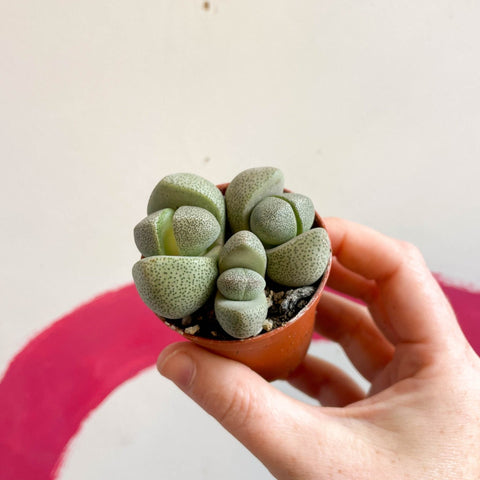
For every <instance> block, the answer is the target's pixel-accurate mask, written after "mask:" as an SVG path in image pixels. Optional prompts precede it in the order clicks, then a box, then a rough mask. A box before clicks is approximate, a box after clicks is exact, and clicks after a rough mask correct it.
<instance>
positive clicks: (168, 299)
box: [132, 256, 218, 319]
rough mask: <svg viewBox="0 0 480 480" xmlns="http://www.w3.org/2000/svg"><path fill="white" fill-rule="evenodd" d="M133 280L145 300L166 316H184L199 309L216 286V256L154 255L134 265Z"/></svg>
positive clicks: (157, 311) (148, 304)
mask: <svg viewBox="0 0 480 480" xmlns="http://www.w3.org/2000/svg"><path fill="white" fill-rule="evenodd" d="M132 273H133V279H134V281H135V286H136V287H137V291H138V293H139V295H140V297H141V298H142V300H143V301H144V303H145V304H146V305H147V306H148V307H149V308H150V309H151V310H153V311H154V312H155V313H156V314H158V315H160V316H161V317H164V318H170V319H174V318H182V317H185V316H187V315H190V314H192V313H193V312H195V311H196V310H198V309H199V308H200V307H201V306H202V305H203V304H204V303H205V302H206V301H207V299H208V297H209V296H210V295H211V294H212V292H213V289H214V288H215V280H216V278H217V274H218V269H217V263H216V261H215V259H214V258H209V257H171V256H154V257H147V258H144V259H142V260H140V261H138V262H137V263H135V265H134V266H133V271H132Z"/></svg>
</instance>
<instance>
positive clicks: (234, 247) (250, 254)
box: [215, 230, 268, 338]
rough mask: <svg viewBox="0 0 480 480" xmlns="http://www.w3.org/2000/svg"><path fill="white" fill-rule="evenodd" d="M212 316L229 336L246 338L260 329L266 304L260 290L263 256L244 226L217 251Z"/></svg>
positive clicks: (262, 283)
mask: <svg viewBox="0 0 480 480" xmlns="http://www.w3.org/2000/svg"><path fill="white" fill-rule="evenodd" d="M218 262H219V265H220V271H221V272H222V273H221V275H220V277H219V278H218V280H217V288H218V292H217V295H216V297H215V316H216V318H217V320H218V323H219V324H220V326H221V327H222V328H223V330H225V331H226V332H227V333H228V334H230V335H231V336H232V337H236V338H248V337H253V336H254V335H257V334H258V333H260V332H261V331H262V328H263V322H264V320H265V319H266V318H267V312H268V305H267V298H266V296H265V293H264V288H265V280H264V278H263V276H264V275H265V267H266V263H267V256H266V253H265V250H264V248H263V246H262V243H261V242H260V240H259V239H258V238H257V237H256V236H255V234H253V233H252V232H249V231H248V230H241V231H240V232H237V233H235V234H234V235H233V236H232V237H230V238H229V240H228V241H227V242H226V243H225V245H224V247H223V249H222V251H221V252H220V255H219V261H218Z"/></svg>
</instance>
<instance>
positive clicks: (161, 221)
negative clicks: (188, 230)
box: [133, 208, 178, 257]
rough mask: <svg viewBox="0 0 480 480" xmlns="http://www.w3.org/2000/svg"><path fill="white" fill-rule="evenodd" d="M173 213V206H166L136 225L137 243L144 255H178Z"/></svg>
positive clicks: (134, 232)
mask: <svg viewBox="0 0 480 480" xmlns="http://www.w3.org/2000/svg"><path fill="white" fill-rule="evenodd" d="M173 214H174V211H173V210H172V209H171V208H164V209H163V210H159V211H157V212H154V213H152V214H150V215H149V216H148V217H145V218H144V219H143V220H142V221H140V222H139V223H138V224H137V225H136V226H135V228H134V230H133V235H134V238H135V244H136V245H137V248H138V250H139V251H140V253H141V254H142V255H143V256H144V257H150V256H152V255H175V254H177V255H178V249H176V245H175V240H174V238H173V231H172V219H173Z"/></svg>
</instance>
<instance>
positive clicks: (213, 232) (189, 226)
mask: <svg viewBox="0 0 480 480" xmlns="http://www.w3.org/2000/svg"><path fill="white" fill-rule="evenodd" d="M173 234H174V236H175V240H176V243H177V246H178V250H179V254H180V255H201V254H203V253H205V251H206V250H207V248H208V247H210V245H212V244H213V242H214V241H215V240H216V239H217V238H218V236H219V235H220V224H219V223H218V221H217V219H216V218H215V216H214V215H213V214H212V213H210V212H209V211H208V210H205V209H204V208H200V207H191V206H184V207H179V208H178V209H177V210H176V211H175V214H174V215H173Z"/></svg>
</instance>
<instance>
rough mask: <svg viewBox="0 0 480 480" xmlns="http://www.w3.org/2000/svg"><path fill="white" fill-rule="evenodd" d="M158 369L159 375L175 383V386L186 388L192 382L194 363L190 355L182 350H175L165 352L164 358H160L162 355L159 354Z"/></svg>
mask: <svg viewBox="0 0 480 480" xmlns="http://www.w3.org/2000/svg"><path fill="white" fill-rule="evenodd" d="M158 371H159V372H160V373H161V375H163V376H164V377H166V378H168V379H169V380H171V381H172V382H173V383H175V385H177V387H179V388H181V389H182V390H186V389H187V388H188V386H189V385H190V384H191V383H192V380H193V376H194V374H195V364H194V362H193V360H192V357H190V355H188V354H186V353H184V352H182V351H175V352H172V353H170V354H167V355H166V356H165V358H162V355H160V357H159V359H158Z"/></svg>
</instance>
